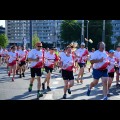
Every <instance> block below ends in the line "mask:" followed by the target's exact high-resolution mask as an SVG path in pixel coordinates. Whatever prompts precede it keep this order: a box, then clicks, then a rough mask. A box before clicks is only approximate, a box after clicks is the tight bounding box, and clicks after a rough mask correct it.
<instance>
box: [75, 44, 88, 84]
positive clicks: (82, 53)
mask: <svg viewBox="0 0 120 120" xmlns="http://www.w3.org/2000/svg"><path fill="white" fill-rule="evenodd" d="M88 54H89V52H88V50H87V49H86V48H85V43H83V42H82V43H81V47H80V48H79V49H77V50H76V51H75V55H76V58H77V62H78V65H79V66H80V71H79V73H78V77H77V83H79V77H80V76H81V78H80V82H81V83H83V80H82V79H83V74H84V68H85V64H86V60H87V58H88Z"/></svg>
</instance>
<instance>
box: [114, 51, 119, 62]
mask: <svg viewBox="0 0 120 120" xmlns="http://www.w3.org/2000/svg"><path fill="white" fill-rule="evenodd" d="M114 56H115V58H116V59H117V61H118V62H120V52H118V51H117V50H116V51H115V53H114Z"/></svg>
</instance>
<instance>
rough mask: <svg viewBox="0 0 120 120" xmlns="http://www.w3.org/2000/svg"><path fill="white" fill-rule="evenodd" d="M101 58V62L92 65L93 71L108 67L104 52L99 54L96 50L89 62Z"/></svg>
mask: <svg viewBox="0 0 120 120" xmlns="http://www.w3.org/2000/svg"><path fill="white" fill-rule="evenodd" d="M101 58H103V59H104V60H103V62H99V63H94V64H93V68H94V69H98V70H105V69H107V66H108V63H109V61H108V59H107V54H106V52H105V51H103V52H101V51H99V50H96V51H95V52H94V54H93V55H92V56H91V58H90V60H99V59H101Z"/></svg>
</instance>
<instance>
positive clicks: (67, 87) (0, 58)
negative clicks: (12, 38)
mask: <svg viewBox="0 0 120 120" xmlns="http://www.w3.org/2000/svg"><path fill="white" fill-rule="evenodd" d="M78 46H79V47H78ZM87 61H90V63H91V65H90V67H89V68H88V71H89V72H90V71H92V77H93V82H91V84H90V85H89V88H88V90H86V95H88V96H89V95H90V93H91V90H92V88H93V87H94V86H96V85H97V84H98V82H99V79H100V78H101V80H102V86H103V96H104V97H103V100H108V96H109V89H110V88H111V85H112V82H113V79H114V74H115V73H116V78H115V80H116V87H120V84H119V75H120V46H117V47H116V50H112V49H111V50H109V51H108V52H107V51H106V50H105V43H104V42H99V43H98V46H97V50H95V48H92V50H91V51H90V52H89V51H88V49H87V48H85V43H83V42H82V43H81V44H80V45H78V44H77V43H71V44H70V45H68V46H66V48H65V49H64V50H60V51H58V50H57V49H56V48H54V47H50V48H46V49H45V48H43V46H42V43H41V42H38V43H36V47H35V48H34V49H31V50H30V49H26V48H25V47H24V46H15V45H13V46H11V47H10V48H8V49H4V48H0V66H1V65H2V64H6V69H7V74H8V76H9V77H10V76H12V81H13V82H14V81H15V76H16V75H19V77H20V78H22V77H25V72H26V70H30V73H31V79H30V84H29V86H28V91H29V92H31V91H32V87H33V84H34V80H35V77H37V98H39V97H42V96H43V93H42V91H41V90H43V91H44V90H45V89H46V88H47V90H48V91H51V88H50V79H51V74H52V72H53V70H56V69H59V72H60V73H61V75H62V78H63V80H64V93H63V99H66V98H67V93H68V94H71V87H72V86H74V80H76V81H77V83H81V84H84V83H83V75H84V69H85V67H86V64H87ZM43 71H45V72H46V73H47V74H46V77H45V80H44V82H41V76H42V72H43ZM77 71H78V76H77V78H76V79H75V78H74V74H73V73H76V72H77Z"/></svg>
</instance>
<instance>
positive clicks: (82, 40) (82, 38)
mask: <svg viewBox="0 0 120 120" xmlns="http://www.w3.org/2000/svg"><path fill="white" fill-rule="evenodd" d="M81 29H82V30H81V42H84V20H82V28H81Z"/></svg>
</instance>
